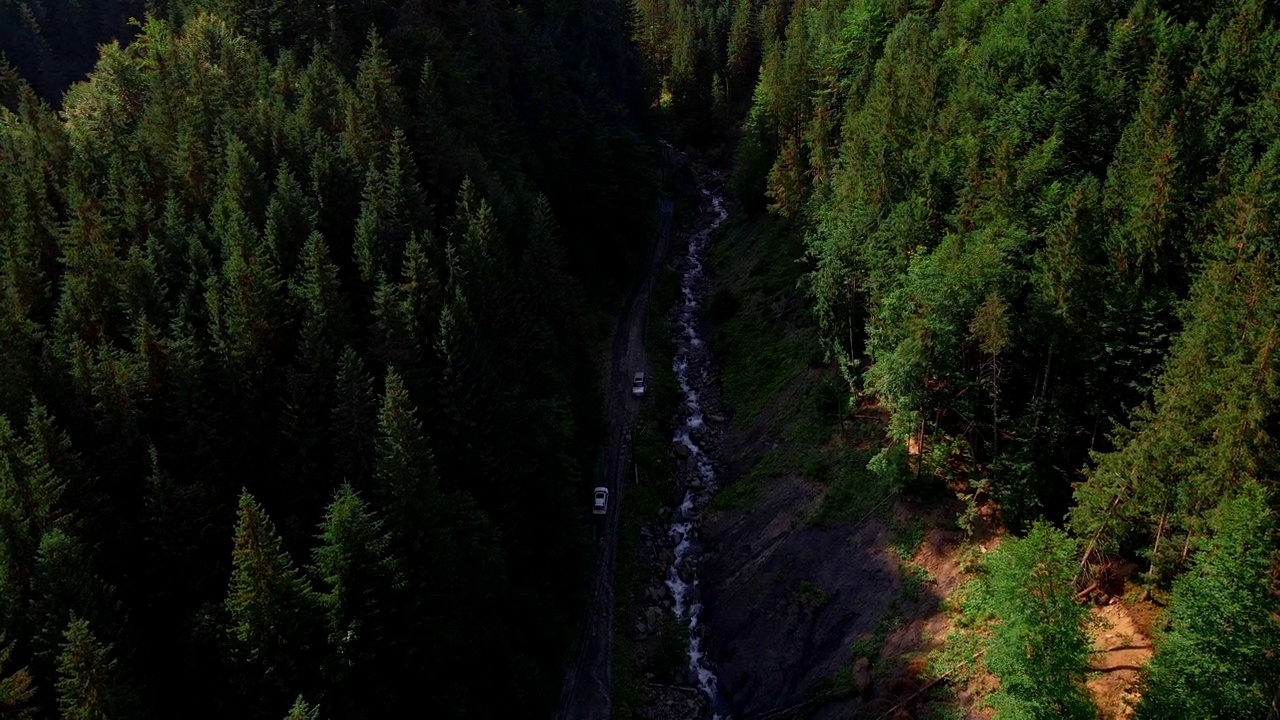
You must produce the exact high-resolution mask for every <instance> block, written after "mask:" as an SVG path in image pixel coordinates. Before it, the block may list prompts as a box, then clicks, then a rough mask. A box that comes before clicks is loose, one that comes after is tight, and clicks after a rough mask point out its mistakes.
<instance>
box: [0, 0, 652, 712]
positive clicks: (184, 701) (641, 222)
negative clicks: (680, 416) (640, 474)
mask: <svg viewBox="0 0 1280 720" xmlns="http://www.w3.org/2000/svg"><path fill="white" fill-rule="evenodd" d="M138 9H139V8H136V7H124V6H120V5H119V4H118V3H114V2H89V3H87V4H86V3H38V2H36V3H22V2H19V3H6V4H5V5H4V6H3V8H0V28H3V34H0V47H3V48H4V50H5V52H6V54H7V55H8V57H9V59H10V61H11V62H12V63H13V64H12V65H6V66H4V68H5V69H4V71H3V73H2V74H0V77H2V78H3V81H2V84H0V94H2V96H3V109H0V186H2V188H0V238H2V239H3V250H2V251H0V258H2V259H3V269H2V270H0V287H2V288H3V292H4V308H3V310H4V311H3V313H2V314H0V414H2V415H3V418H0V458H2V459H3V461H2V462H0V535H2V537H3V553H2V554H0V620H2V623H0V624H2V630H3V633H4V638H5V644H4V648H5V652H4V655H3V660H4V668H3V676H4V677H5V678H7V679H6V680H4V681H3V682H2V683H0V706H2V707H3V708H4V709H3V713H4V714H5V716H6V717H48V716H55V715H57V714H59V713H60V714H61V715H62V716H63V717H68V718H72V717H74V718H91V717H92V718H99V717H111V718H127V717H175V716H188V717H193V716H200V717H265V718H279V717H283V716H284V715H286V714H287V713H289V712H290V708H291V707H293V717H299V718H302V717H313V715H312V714H310V713H311V710H312V709H313V708H315V707H323V708H324V716H325V717H391V716H408V715H417V714H421V712H422V711H424V710H426V709H430V711H431V715H432V716H433V717H513V716H521V715H524V714H525V713H534V714H536V713H537V712H538V711H539V709H543V710H545V709H548V708H549V707H550V705H551V704H552V703H554V700H555V697H556V693H557V692H558V681H559V677H560V671H561V667H562V663H563V661H564V654H565V652H566V650H567V648H568V646H569V644H570V643H571V642H572V631H573V629H574V628H575V627H576V622H577V618H576V613H577V612H578V608H579V607H580V598H581V595H582V593H583V590H584V586H585V582H586V577H585V572H586V568H587V555H586V540H587V538H588V537H589V527H588V525H587V520H588V519H589V518H590V516H589V514H584V513H583V512H582V511H581V509H582V508H583V507H585V506H587V504H588V503H589V491H590V487H591V485H592V484H593V483H592V481H593V479H594V477H593V473H594V470H595V462H596V453H597V448H598V447H599V443H600V438H601V437H602V434H603V427H602V423H603V420H602V417H601V413H600V408H599V397H598V392H599V391H598V389H597V387H598V383H597V382H594V381H593V378H594V377H595V374H596V372H597V370H596V368H597V367H598V363H597V362H596V360H595V358H594V354H593V353H594V352H595V345H594V344H595V343H596V342H597V339H598V338H599V337H600V336H601V332H602V331H601V322H602V317H603V314H604V308H605V307H606V305H607V304H608V303H609V302H611V301H612V300H613V298H615V297H616V296H617V295H618V294H619V293H620V292H621V290H620V288H624V287H625V286H626V285H627V284H628V283H629V281H630V279H631V278H632V277H633V276H634V275H635V273H636V271H637V268H638V267H639V266H640V261H641V260H642V259H643V255H644V253H645V252H646V245H647V242H648V240H649V237H650V236H649V233H650V226H651V225H652V223H651V219H652V217H653V215H654V212H655V205H654V201H655V198H656V185H655V182H654V177H655V173H654V171H653V168H654V164H653V159H652V158H653V156H654V153H653V151H652V147H653V144H652V143H651V142H650V141H649V140H647V139H646V136H645V135H644V133H645V132H646V131H645V129H644V127H643V122H644V118H643V115H642V112H641V111H642V109H643V98H642V96H641V94H640V91H641V85H640V83H639V64H638V57H637V56H636V54H635V53H634V52H633V51H632V50H631V49H630V47H629V45H628V43H627V41H626V36H625V34H624V25H623V22H622V16H621V15H620V14H619V13H620V11H619V9H618V8H617V7H616V6H614V5H613V4H612V3H608V2H594V1H589V2H585V3H578V4H573V3H568V4H565V3H524V4H522V5H521V6H520V7H518V8H517V7H513V6H509V5H507V4H506V3H489V2H479V3H475V2H462V3H454V4H442V3H418V2H407V3H346V4H340V5H337V6H321V5H318V4H314V3H296V4H295V3H285V2H279V3H274V4H270V3H268V4H262V3H234V2H233V3H217V2H209V3H203V2H193V3H182V2H175V3H163V4H160V5H157V6H156V7H152V8H149V9H150V10H151V13H152V14H151V15H150V16H149V19H146V20H141V19H140V20H139V21H138V22H137V23H135V24H133V25H126V24H125V21H126V20H127V18H128V15H129V14H130V13H134V14H138V15H140V14H139V13H138V12H137V11H138ZM68 18H72V19H74V22H67V19H68ZM11 19H15V20H14V22H12V23H11V22H10V20H11ZM18 20H21V22H18ZM135 33H136V35H135ZM113 38H116V39H115V40H113ZM126 41H127V42H126ZM97 43H103V45H102V47H101V56H100V57H98V52H97V49H96V46H97ZM90 70H91V72H88V76H87V78H86V77H85V76H84V75H85V73H86V72H87V71H90ZM22 78H26V79H27V80H26V81H24V80H23V79H22ZM73 80H83V82H77V83H76V84H70V81H73ZM63 90H66V94H65V96H64V95H62V92H63ZM55 106H56V107H58V108H59V111H58V112H55V110H54V109H53V107H55ZM299 698H300V699H299ZM295 701H296V702H297V704H296V705H295Z"/></svg>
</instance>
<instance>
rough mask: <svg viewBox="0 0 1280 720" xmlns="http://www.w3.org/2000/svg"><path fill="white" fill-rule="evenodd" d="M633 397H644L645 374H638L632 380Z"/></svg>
mask: <svg viewBox="0 0 1280 720" xmlns="http://www.w3.org/2000/svg"><path fill="white" fill-rule="evenodd" d="M631 397H644V373H642V372H638V373H636V376H635V377H634V378H633V379H632V380H631Z"/></svg>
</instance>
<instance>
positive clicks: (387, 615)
mask: <svg viewBox="0 0 1280 720" xmlns="http://www.w3.org/2000/svg"><path fill="white" fill-rule="evenodd" d="M320 530H321V532H320V536H319V540H320V546H319V547H317V548H316V550H315V554H314V559H313V564H312V573H313V574H314V575H315V576H316V577H317V578H318V579H319V580H320V582H321V583H322V584H323V586H324V587H325V588H326V589H325V590H324V592H323V594H322V595H321V598H320V603H321V605H322V607H323V608H324V610H325V613H326V616H327V619H328V631H329V643H330V645H331V646H332V647H334V648H335V650H336V654H335V655H334V663H335V664H334V666H333V667H331V668H329V669H328V671H327V672H326V678H327V683H328V684H330V685H331V687H333V689H334V691H333V692H332V693H331V694H332V696H333V697H334V698H335V700H334V702H335V703H336V706H337V707H344V708H345V712H344V714H347V715H351V714H352V713H355V714H357V715H359V716H364V717H382V716H385V714H386V713H385V712H384V711H385V710H386V709H387V708H388V707H389V705H388V703H391V702H393V700H392V698H393V697H394V695H395V693H396V690H395V687H394V683H393V682H392V678H391V677H388V675H389V668H392V667H394V666H395V665H396V664H398V663H400V662H403V659H402V653H403V652H404V645H403V640H402V637H401V635H400V633H403V631H404V630H405V628H403V627H399V629H398V630H397V626H398V625H399V623H397V622H396V615H395V613H396V611H397V610H402V609H403V607H404V606H403V604H402V603H403V602H404V598H401V597H400V596H399V590H398V580H397V571H396V563H395V561H394V559H393V557H392V556H391V554H390V547H389V545H390V542H389V538H388V537H387V534H386V533H385V532H384V531H383V529H382V523H381V522H380V521H379V520H378V519H377V518H376V517H375V516H374V514H373V511H372V510H371V509H370V508H369V507H368V506H367V505H366V504H365V503H364V501H363V500H361V499H360V497H359V495H357V494H356V492H355V491H354V490H352V488H351V486H350V485H347V484H344V485H343V486H342V487H341V488H339V490H338V492H337V493H336V494H335V495H334V498H333V502H332V503H331V504H330V505H329V509H328V511H327V512H326V514H325V519H324V522H323V523H322V524H321V526H320ZM378 708H383V709H384V711H379V710H378Z"/></svg>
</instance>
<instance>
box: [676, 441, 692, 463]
mask: <svg viewBox="0 0 1280 720" xmlns="http://www.w3.org/2000/svg"><path fill="white" fill-rule="evenodd" d="M674 449H675V453H676V456H677V457H679V458H681V459H684V458H687V457H689V446H688V445H685V444H684V443H682V442H677V443H675V444H674Z"/></svg>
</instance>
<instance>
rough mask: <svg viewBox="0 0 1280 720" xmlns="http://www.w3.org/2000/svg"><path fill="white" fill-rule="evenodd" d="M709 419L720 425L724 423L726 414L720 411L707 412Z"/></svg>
mask: <svg viewBox="0 0 1280 720" xmlns="http://www.w3.org/2000/svg"><path fill="white" fill-rule="evenodd" d="M707 419H708V420H710V421H711V422H713V423H716V424H718V425H722V424H724V421H725V416H723V415H721V414H719V413H707Z"/></svg>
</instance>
